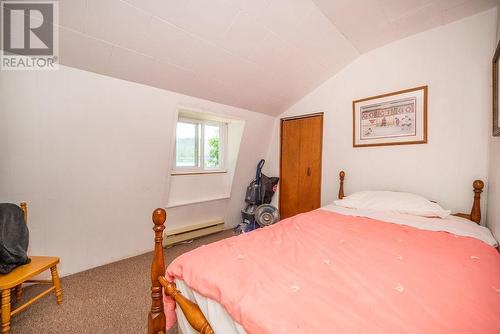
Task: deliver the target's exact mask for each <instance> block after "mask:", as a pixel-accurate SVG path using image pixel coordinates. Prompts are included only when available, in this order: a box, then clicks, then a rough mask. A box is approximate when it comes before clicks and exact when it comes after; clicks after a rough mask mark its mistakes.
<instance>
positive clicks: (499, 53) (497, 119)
mask: <svg viewBox="0 0 500 334" xmlns="http://www.w3.org/2000/svg"><path fill="white" fill-rule="evenodd" d="M499 57H500V42H499V43H498V45H497V49H496V50H495V54H494V55H493V66H492V73H493V94H492V96H493V104H492V106H493V129H492V135H493V136H494V137H500V128H499V125H500V113H499V112H498V97H499V89H500V87H499V85H498V84H499V77H498V76H499V75H500V71H499V70H498V60H499Z"/></svg>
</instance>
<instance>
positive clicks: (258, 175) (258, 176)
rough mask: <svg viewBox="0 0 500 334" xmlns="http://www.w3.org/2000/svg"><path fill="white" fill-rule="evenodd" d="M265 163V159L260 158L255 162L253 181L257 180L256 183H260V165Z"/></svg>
mask: <svg viewBox="0 0 500 334" xmlns="http://www.w3.org/2000/svg"><path fill="white" fill-rule="evenodd" d="M265 163H266V160H264V159H262V160H260V161H259V163H258V164H257V172H256V173H255V182H257V184H260V174H261V173H262V167H264V164H265Z"/></svg>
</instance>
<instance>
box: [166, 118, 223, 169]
mask: <svg viewBox="0 0 500 334" xmlns="http://www.w3.org/2000/svg"><path fill="white" fill-rule="evenodd" d="M226 132H227V124H226V123H223V122H216V121H208V120H197V119H189V118H182V117H181V118H179V120H178V121H177V130H176V140H175V170H176V171H184V172H185V171H193V172H200V171H208V172H210V171H222V170H223V169H224V162H225V161H224V160H225V156H224V152H225V139H226Z"/></svg>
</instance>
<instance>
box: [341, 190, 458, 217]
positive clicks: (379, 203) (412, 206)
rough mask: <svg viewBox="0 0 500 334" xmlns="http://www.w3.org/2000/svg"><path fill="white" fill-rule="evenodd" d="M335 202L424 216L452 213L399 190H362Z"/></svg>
mask: <svg viewBox="0 0 500 334" xmlns="http://www.w3.org/2000/svg"><path fill="white" fill-rule="evenodd" d="M334 203H335V205H338V206H342V207H345V208H352V209H368V210H377V211H396V212H399V213H405V214H410V215H414V216H422V217H440V218H446V217H447V216H449V215H450V213H451V212H450V211H449V210H445V209H443V208H442V207H441V206H440V205H439V204H437V203H434V202H431V201H429V200H428V199H426V198H424V197H422V196H419V195H415V194H411V193H404V192H397V191H360V192H357V193H354V194H352V195H349V196H347V197H344V199H340V200H336V201H335V202H334Z"/></svg>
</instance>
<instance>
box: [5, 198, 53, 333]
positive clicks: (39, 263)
mask: <svg viewBox="0 0 500 334" xmlns="http://www.w3.org/2000/svg"><path fill="white" fill-rule="evenodd" d="M20 206H21V209H23V212H24V221H25V222H26V223H27V222H28V207H27V205H26V203H21V205H20ZM29 258H30V259H31V262H30V263H28V264H25V265H22V266H19V267H17V268H15V269H14V270H13V271H11V272H10V273H8V274H6V275H0V290H1V291H2V334H6V333H10V318H11V317H12V316H14V315H16V314H17V313H18V312H20V311H22V310H24V309H25V308H26V307H28V306H30V305H31V304H33V303H34V302H36V301H37V300H38V299H40V298H42V297H43V296H45V295H47V294H49V293H51V292H52V291H55V294H56V300H57V304H59V305H61V304H62V290H61V283H60V281H59V274H58V273H57V265H58V264H59V258H58V257H49V256H30V257H29ZM49 269H50V274H51V276H52V280H36V279H32V278H33V277H34V276H36V275H38V274H40V273H42V272H44V271H46V270H49ZM23 283H41V284H50V285H51V287H50V288H48V289H47V290H45V291H43V292H42V293H40V294H38V295H36V296H35V297H33V298H31V299H30V300H28V301H27V302H26V303H24V304H23V305H21V306H19V307H17V308H16V309H14V310H11V299H10V295H11V290H12V289H15V292H16V298H17V300H19V299H20V298H21V296H22V284H23Z"/></svg>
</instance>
